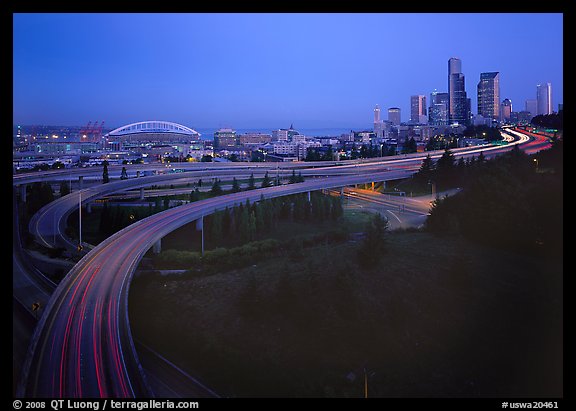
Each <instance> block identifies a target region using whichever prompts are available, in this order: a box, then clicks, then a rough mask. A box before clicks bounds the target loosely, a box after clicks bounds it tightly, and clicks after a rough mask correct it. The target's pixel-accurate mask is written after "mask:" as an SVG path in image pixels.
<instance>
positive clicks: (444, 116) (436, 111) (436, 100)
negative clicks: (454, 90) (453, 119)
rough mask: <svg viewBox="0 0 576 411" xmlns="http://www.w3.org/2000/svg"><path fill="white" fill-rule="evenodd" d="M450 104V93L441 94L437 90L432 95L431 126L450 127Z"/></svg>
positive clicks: (429, 118)
mask: <svg viewBox="0 0 576 411" xmlns="http://www.w3.org/2000/svg"><path fill="white" fill-rule="evenodd" d="M448 104H449V97H448V93H439V92H437V91H436V90H434V91H433V92H432V93H430V109H429V110H428V123H429V124H430V125H433V126H446V125H448Z"/></svg>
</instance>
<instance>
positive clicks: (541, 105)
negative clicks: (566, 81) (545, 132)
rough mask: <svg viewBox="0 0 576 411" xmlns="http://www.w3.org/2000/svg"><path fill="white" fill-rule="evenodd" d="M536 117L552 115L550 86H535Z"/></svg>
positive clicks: (548, 84)
mask: <svg viewBox="0 0 576 411" xmlns="http://www.w3.org/2000/svg"><path fill="white" fill-rule="evenodd" d="M536 106H537V107H536V109H537V112H536V115H540V114H552V84H551V83H544V84H538V85H537V86H536Z"/></svg>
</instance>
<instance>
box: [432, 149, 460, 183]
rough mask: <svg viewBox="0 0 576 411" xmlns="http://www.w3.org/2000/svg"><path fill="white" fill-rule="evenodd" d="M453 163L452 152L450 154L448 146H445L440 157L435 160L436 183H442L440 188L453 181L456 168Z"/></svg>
mask: <svg viewBox="0 0 576 411" xmlns="http://www.w3.org/2000/svg"><path fill="white" fill-rule="evenodd" d="M454 163H455V160H454V154H452V151H450V149H449V148H446V149H445V150H444V153H443V154H442V157H440V158H439V159H438V161H437V162H436V170H437V175H438V180H439V181H438V184H439V185H442V189H446V188H449V187H450V186H451V185H452V184H453V183H454V181H455V178H456V176H455V170H456V168H455V165H454Z"/></svg>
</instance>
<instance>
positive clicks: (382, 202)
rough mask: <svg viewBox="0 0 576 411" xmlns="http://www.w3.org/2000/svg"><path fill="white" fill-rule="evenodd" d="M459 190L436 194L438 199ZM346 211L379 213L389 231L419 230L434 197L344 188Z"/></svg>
mask: <svg viewBox="0 0 576 411" xmlns="http://www.w3.org/2000/svg"><path fill="white" fill-rule="evenodd" d="M458 191H460V190H459V189H454V190H448V191H445V192H441V193H438V197H444V196H450V195H454V194H455V193H457V192H458ZM344 195H345V196H346V199H347V201H346V205H345V207H346V208H348V209H354V210H360V211H369V212H374V213H380V214H382V215H384V216H385V217H387V218H388V223H389V225H390V229H391V230H395V229H402V228H419V227H421V226H422V225H423V224H424V222H425V221H426V217H428V215H429V210H430V206H431V204H432V202H433V201H434V200H435V199H436V195H431V194H429V195H425V196H418V197H406V196H400V195H396V194H383V193H380V192H379V191H372V190H365V189H359V188H346V189H345V190H344Z"/></svg>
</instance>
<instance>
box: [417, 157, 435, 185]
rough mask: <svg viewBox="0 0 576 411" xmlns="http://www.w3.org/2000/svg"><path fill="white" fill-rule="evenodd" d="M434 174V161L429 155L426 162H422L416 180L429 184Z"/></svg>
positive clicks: (425, 159)
mask: <svg viewBox="0 0 576 411" xmlns="http://www.w3.org/2000/svg"><path fill="white" fill-rule="evenodd" d="M433 172H434V160H432V157H430V154H428V155H427V156H426V157H425V158H424V160H422V164H421V165H420V170H418V172H417V173H416V175H415V178H416V179H417V180H418V181H420V182H423V183H424V184H428V181H429V180H430V178H432V174H433Z"/></svg>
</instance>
